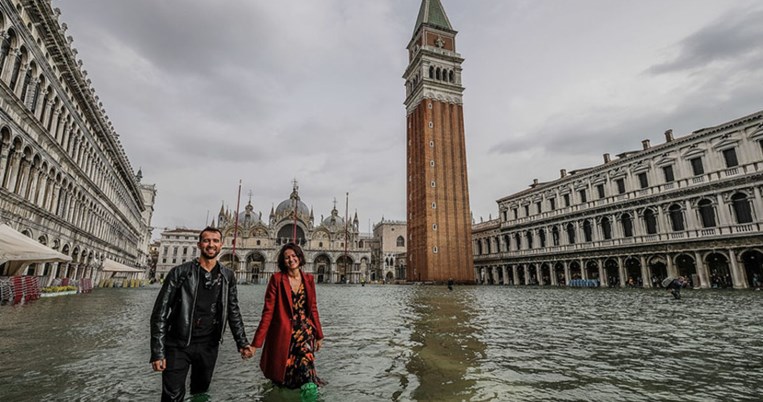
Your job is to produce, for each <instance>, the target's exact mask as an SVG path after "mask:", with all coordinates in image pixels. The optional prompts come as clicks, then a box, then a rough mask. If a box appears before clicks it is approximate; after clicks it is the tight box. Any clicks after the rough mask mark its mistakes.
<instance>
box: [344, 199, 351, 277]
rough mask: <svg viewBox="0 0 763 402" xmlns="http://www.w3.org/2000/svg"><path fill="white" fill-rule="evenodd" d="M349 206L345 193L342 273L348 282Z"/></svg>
mask: <svg viewBox="0 0 763 402" xmlns="http://www.w3.org/2000/svg"><path fill="white" fill-rule="evenodd" d="M349 205H350V193H349V192H347V193H346V194H345V199H344V273H345V275H347V276H348V282H351V281H350V279H349V277H351V276H350V275H348V273H347V243H349V242H350V236H349V233H348V232H347V219H348V218H347V209H348V207H349Z"/></svg>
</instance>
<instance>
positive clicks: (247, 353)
mask: <svg viewBox="0 0 763 402" xmlns="http://www.w3.org/2000/svg"><path fill="white" fill-rule="evenodd" d="M256 351H257V348H255V347H254V346H252V345H248V346H246V347H244V348H241V349H239V352H240V353H241V358H242V359H248V358H250V357H252V356H254V352H256Z"/></svg>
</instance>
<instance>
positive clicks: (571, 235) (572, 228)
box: [567, 223, 575, 244]
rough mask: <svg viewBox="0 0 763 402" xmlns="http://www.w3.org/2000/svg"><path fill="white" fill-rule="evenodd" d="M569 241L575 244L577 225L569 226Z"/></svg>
mask: <svg viewBox="0 0 763 402" xmlns="http://www.w3.org/2000/svg"><path fill="white" fill-rule="evenodd" d="M567 241H568V242H569V243H570V244H575V225H573V224H572V223H568V224H567Z"/></svg>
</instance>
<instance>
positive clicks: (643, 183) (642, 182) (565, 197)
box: [503, 141, 763, 221]
mask: <svg viewBox="0 0 763 402" xmlns="http://www.w3.org/2000/svg"><path fill="white" fill-rule="evenodd" d="M758 143H759V145H760V147H761V151H763V141H758ZM721 152H722V155H723V158H724V161H725V163H726V168H727V169H728V168H733V167H737V166H739V160H738V159H737V154H736V148H729V149H725V150H723V151H721ZM689 164H690V166H691V168H692V173H693V174H694V176H700V175H703V174H705V167H704V164H703V161H702V157H701V156H699V157H696V158H692V159H689ZM661 170H662V177H663V180H664V183H672V182H674V181H675V180H676V178H675V173H674V171H673V165H668V166H664V167H662V168H661ZM636 178H637V180H638V184H639V188H640V189H646V188H649V186H650V183H649V177H648V176H647V173H646V172H642V173H638V174H637V175H636ZM613 182H614V185H615V188H616V191H617V194H618V195H619V194H625V193H626V192H627V188H626V182H625V178H623V177H621V178H617V179H615V180H614V181H613ZM594 189H595V190H596V195H597V196H598V198H599V199H603V198H606V197H607V192H606V187H605V185H604V184H603V183H601V184H596V186H595V187H594ZM577 194H578V199H579V201H580V203H581V204H583V203H586V202H588V190H587V189H582V190H579V191H578V192H577ZM561 197H562V203H563V206H564V207H569V206H570V205H571V204H572V200H571V198H570V194H562V196H561ZM546 201H547V205H548V210H549V211H554V210H556V208H557V205H556V198H554V197H552V198H548V199H547V200H546ZM523 210H524V211H523V212H524V215H523V216H525V217H527V216H530V215H531V211H530V204H526V205H524V206H523ZM535 212H536V213H538V214H540V213H543V212H544V203H543V201H537V202H536V203H535ZM511 213H512V217H513V219H519V207H515V208H512V209H511ZM507 220H508V216H507V211H503V221H507Z"/></svg>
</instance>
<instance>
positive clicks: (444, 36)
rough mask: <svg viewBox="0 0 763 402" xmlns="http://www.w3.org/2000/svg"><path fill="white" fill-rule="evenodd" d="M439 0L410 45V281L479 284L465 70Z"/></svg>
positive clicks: (426, 4) (424, 7) (425, 8)
mask: <svg viewBox="0 0 763 402" xmlns="http://www.w3.org/2000/svg"><path fill="white" fill-rule="evenodd" d="M456 34H457V32H456V31H455V30H453V27H452V26H451V24H450V21H449V20H448V17H447V15H446V14H445V10H444V9H443V7H442V4H441V3H440V1H439V0H422V2H421V8H420V10H419V15H418V18H417V20H416V25H415V27H414V31H413V37H412V38H411V40H410V42H409V43H408V48H407V49H408V59H409V64H408V68H407V69H406V71H405V74H404V75H403V78H404V79H405V89H406V98H405V107H406V112H407V117H406V126H407V159H408V161H407V163H408V164H407V197H408V199H407V213H408V217H407V231H408V247H407V251H408V252H407V264H406V265H407V277H408V280H409V281H434V282H443V281H447V280H448V279H451V278H452V279H453V280H455V281H457V282H461V283H473V282H474V280H475V274H474V268H473V267H474V262H473V259H472V257H471V256H472V242H471V211H470V209H469V183H468V180H467V165H466V143H465V134H464V113H463V95H462V94H463V91H464V87H463V86H462V83H461V63H463V61H464V59H463V58H462V57H461V55H460V54H459V53H458V52H457V51H456Z"/></svg>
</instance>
